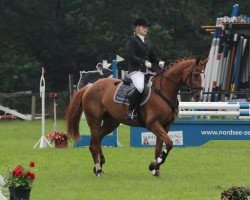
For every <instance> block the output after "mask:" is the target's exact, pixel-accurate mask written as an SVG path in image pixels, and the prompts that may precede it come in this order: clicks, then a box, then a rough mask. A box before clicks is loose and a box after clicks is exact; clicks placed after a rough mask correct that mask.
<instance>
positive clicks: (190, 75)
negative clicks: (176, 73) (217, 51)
mask: <svg viewBox="0 0 250 200" xmlns="http://www.w3.org/2000/svg"><path fill="white" fill-rule="evenodd" d="M194 69H195V70H197V71H199V72H200V73H203V71H201V70H199V69H197V68H196V66H195V62H194V63H193V65H192V67H191V68H190V70H189V72H188V75H187V77H186V80H185V81H184V85H181V87H182V88H183V89H184V90H185V91H187V92H190V93H192V94H194V93H196V92H197V91H200V90H202V89H203V87H193V71H194ZM187 81H188V83H187Z"/></svg>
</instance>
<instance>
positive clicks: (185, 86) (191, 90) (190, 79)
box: [152, 62, 203, 112]
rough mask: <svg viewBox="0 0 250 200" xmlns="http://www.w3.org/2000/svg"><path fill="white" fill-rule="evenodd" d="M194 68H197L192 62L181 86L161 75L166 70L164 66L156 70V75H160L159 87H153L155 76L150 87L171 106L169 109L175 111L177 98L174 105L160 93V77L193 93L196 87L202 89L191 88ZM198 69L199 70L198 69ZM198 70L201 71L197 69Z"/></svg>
mask: <svg viewBox="0 0 250 200" xmlns="http://www.w3.org/2000/svg"><path fill="white" fill-rule="evenodd" d="M194 69H196V70H198V69H197V68H196V67H195V62H194V63H193V65H192V67H191V68H190V70H189V73H188V75H187V77H186V80H185V82H184V84H185V85H184V86H183V85H180V84H179V83H177V82H176V81H174V80H172V79H170V78H168V77H167V76H165V75H163V72H164V71H165V70H166V68H164V69H162V70H160V71H159V72H156V73H157V75H159V76H160V77H161V79H160V88H159V89H157V88H156V87H155V81H156V78H155V79H154V82H153V86H152V89H153V91H154V92H155V93H156V94H158V95H159V96H160V97H161V98H162V99H163V100H164V101H166V102H167V104H168V105H169V106H170V107H171V109H172V111H173V112H176V110H177V109H178V105H179V102H178V100H177V106H174V105H173V103H172V102H171V101H170V100H169V99H168V98H167V97H166V96H165V95H163V94H162V93H161V88H162V79H163V78H164V79H167V80H168V81H169V82H171V83H173V84H175V85H177V87H178V88H180V87H181V88H183V89H184V90H185V91H187V92H191V93H194V91H193V90H196V89H199V90H202V89H203V88H202V87H199V88H193V87H192V77H193V70H194ZM198 71H199V70H198ZM199 72H200V73H202V72H201V71H199ZM187 81H188V83H187Z"/></svg>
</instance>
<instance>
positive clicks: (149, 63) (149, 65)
mask: <svg viewBox="0 0 250 200" xmlns="http://www.w3.org/2000/svg"><path fill="white" fill-rule="evenodd" d="M145 66H146V67H147V68H151V67H152V64H151V62H148V61H147V60H146V61H145Z"/></svg>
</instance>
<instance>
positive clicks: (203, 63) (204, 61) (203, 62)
mask: <svg viewBox="0 0 250 200" xmlns="http://www.w3.org/2000/svg"><path fill="white" fill-rule="evenodd" d="M208 60H209V57H208V58H207V59H206V60H203V61H202V65H206V64H207V62H208Z"/></svg>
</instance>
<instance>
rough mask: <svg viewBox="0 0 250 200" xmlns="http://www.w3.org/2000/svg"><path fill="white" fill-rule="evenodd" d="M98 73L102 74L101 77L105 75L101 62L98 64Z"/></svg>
mask: <svg viewBox="0 0 250 200" xmlns="http://www.w3.org/2000/svg"><path fill="white" fill-rule="evenodd" d="M95 67H96V69H97V71H98V72H99V73H100V75H103V72H102V70H103V64H102V63H101V62H99V63H97V65H96V66H95Z"/></svg>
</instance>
